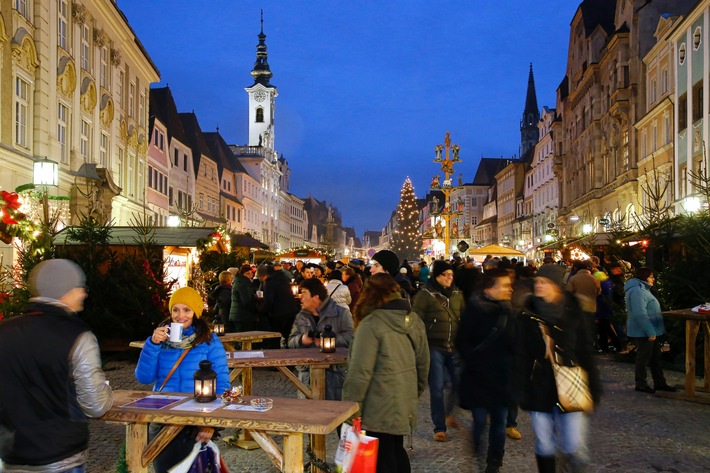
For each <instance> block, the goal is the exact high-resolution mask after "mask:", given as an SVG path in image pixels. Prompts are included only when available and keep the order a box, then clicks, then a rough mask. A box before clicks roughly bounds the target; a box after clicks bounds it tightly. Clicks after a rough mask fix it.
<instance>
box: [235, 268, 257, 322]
mask: <svg viewBox="0 0 710 473" xmlns="http://www.w3.org/2000/svg"><path fill="white" fill-rule="evenodd" d="M258 319H259V313H258V310H257V308H256V295H255V294H254V290H253V289H252V286H251V281H250V280H248V279H247V278H246V277H244V275H242V274H238V275H237V276H236V277H235V278H234V282H233V283H232V304H231V306H230V308H229V320H230V321H231V322H242V323H253V324H256V322H257V320H258Z"/></svg>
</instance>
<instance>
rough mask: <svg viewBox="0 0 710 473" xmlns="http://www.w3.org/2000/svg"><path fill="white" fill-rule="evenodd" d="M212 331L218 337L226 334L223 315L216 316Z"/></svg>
mask: <svg viewBox="0 0 710 473" xmlns="http://www.w3.org/2000/svg"><path fill="white" fill-rule="evenodd" d="M212 331H213V332H214V333H215V335H217V336H218V337H221V336H222V335H224V321H223V320H222V316H221V315H218V316H217V317H215V318H214V323H213V324H212Z"/></svg>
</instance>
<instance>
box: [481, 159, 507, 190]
mask: <svg viewBox="0 0 710 473" xmlns="http://www.w3.org/2000/svg"><path fill="white" fill-rule="evenodd" d="M511 161H513V160H512V159H509V158H481V162H479V163H478V169H477V170H476V177H474V178H473V185H474V186H490V185H492V184H493V183H494V182H495V177H496V174H498V173H499V172H500V171H501V170H502V169H503V168H504V167H506V166H507V165H508V164H510V163H511Z"/></svg>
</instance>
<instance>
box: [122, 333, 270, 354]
mask: <svg viewBox="0 0 710 473" xmlns="http://www.w3.org/2000/svg"><path fill="white" fill-rule="evenodd" d="M267 338H281V333H279V332H265V331H262V330H254V331H251V332H229V333H225V334H224V335H222V336H221V337H219V339H220V340H221V341H222V344H223V345H225V349H226V350H232V351H233V350H234V347H233V346H230V345H231V344H232V343H241V344H242V350H251V347H252V343H259V342H263V341H264V340H265V339H267ZM143 345H145V340H137V341H135V342H131V343H129V344H128V346H130V347H133V348H143Z"/></svg>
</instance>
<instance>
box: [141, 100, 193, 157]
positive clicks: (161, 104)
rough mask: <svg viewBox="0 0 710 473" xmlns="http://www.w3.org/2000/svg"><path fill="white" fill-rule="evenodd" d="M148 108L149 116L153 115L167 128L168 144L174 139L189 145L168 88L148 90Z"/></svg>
mask: <svg viewBox="0 0 710 473" xmlns="http://www.w3.org/2000/svg"><path fill="white" fill-rule="evenodd" d="M149 107H150V114H151V115H155V117H157V118H158V120H160V122H161V123H162V124H163V125H165V128H167V130H168V142H169V141H170V140H171V139H172V138H173V137H175V139H177V140H178V141H179V142H181V143H183V144H185V145H188V144H189V143H188V142H187V138H186V137H185V130H183V128H182V122H181V121H180V117H179V116H178V111H177V106H176V105H175V100H174V99H173V94H172V92H171V91H170V87H167V86H165V87H160V88H155V89H150V99H149Z"/></svg>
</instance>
